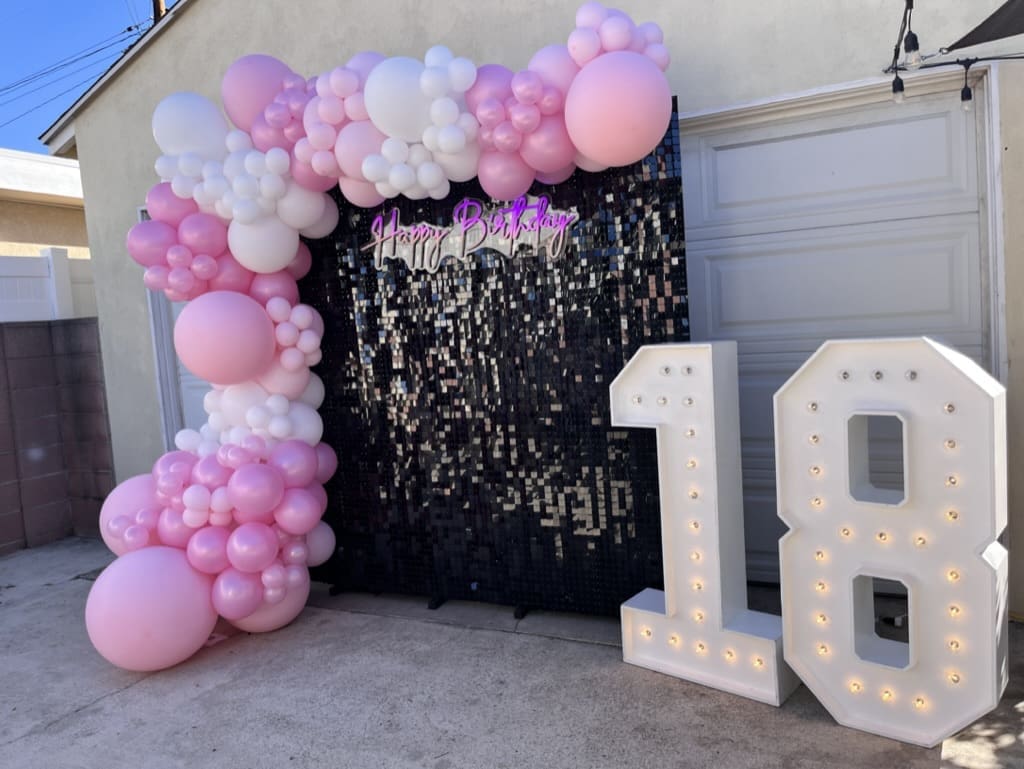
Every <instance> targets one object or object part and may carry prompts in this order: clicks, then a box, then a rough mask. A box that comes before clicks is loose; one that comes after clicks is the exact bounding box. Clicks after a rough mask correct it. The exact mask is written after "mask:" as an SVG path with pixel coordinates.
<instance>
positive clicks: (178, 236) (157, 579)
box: [86, 2, 672, 670]
mask: <svg viewBox="0 0 1024 769" xmlns="http://www.w3.org/2000/svg"><path fill="white" fill-rule="evenodd" d="M667 67H668V53H667V51H666V49H665V47H664V44H663V40H662V33H661V30H660V29H659V28H658V26H657V25H656V24H652V23H646V24H640V25H636V24H634V23H633V21H632V20H631V19H630V18H629V16H627V15H626V14H625V13H623V12H621V11H618V10H615V9H609V8H605V7H604V6H602V5H601V4H600V3H596V2H587V3H585V4H584V5H582V6H581V7H580V9H579V11H578V12H577V15H576V29H575V30H574V31H573V32H572V33H571V34H570V35H569V38H568V43H567V44H566V45H549V46H547V47H545V48H542V49H541V50H540V51H538V52H537V53H536V54H535V55H534V56H533V57H532V58H531V59H530V62H529V64H528V65H527V67H526V69H523V70H520V71H518V72H513V71H512V70H510V69H508V68H506V67H503V66H501V65H499V64H485V65H483V66H480V67H477V66H476V65H475V64H474V63H473V62H472V61H470V60H469V59H466V58H463V57H457V56H455V55H454V54H453V53H452V52H451V51H450V50H449V49H447V48H445V47H444V46H434V47H432V48H430V49H429V50H428V51H427V52H426V55H425V57H424V59H423V60H422V61H420V60H417V59H413V58H409V57H392V58H386V57H384V56H382V55H380V54H378V53H373V52H369V51H364V52H362V53H358V54H356V55H355V56H353V57H352V58H350V59H349V60H348V62H347V63H346V64H345V65H344V66H340V67H336V68H334V69H332V70H330V71H329V72H325V73H323V74H321V75H318V76H316V77H312V78H308V79H307V78H305V77H303V76H301V75H298V74H296V73H295V72H293V71H292V70H291V69H290V68H289V67H288V66H287V65H286V64H284V63H283V62H281V61H278V60H277V59H275V58H273V57H270V56H265V55H262V54H254V55H249V56H243V57H242V58H241V59H239V60H237V61H236V62H234V63H233V64H232V65H231V66H230V67H229V68H228V70H227V72H226V73H225V74H224V77H223V80H222V81H221V98H222V103H223V107H224V112H225V113H226V114H227V118H225V116H224V114H223V113H222V112H221V110H220V108H219V107H218V106H217V105H216V104H214V103H213V102H212V101H210V100H209V99H207V98H205V97H203V96H200V95H199V94H195V93H187V92H182V93H175V94H171V95H170V96H168V97H166V98H165V99H163V100H162V101H161V102H160V103H159V104H158V105H157V107H156V109H155V110H154V113H153V125H152V128H153V138H154V139H155V141H156V144H157V145H158V146H159V148H160V151H161V153H162V154H161V155H160V156H159V158H158V159H157V161H156V164H155V169H156V172H157V175H158V176H159V177H160V179H161V182H160V183H159V184H157V185H155V186H154V187H153V188H152V189H151V190H150V192H149V194H148V195H147V197H146V205H147V209H148V212H149V215H150V217H151V219H150V220H149V221H145V222H141V223H139V224H137V225H136V226H135V227H133V228H132V230H131V231H130V232H129V233H128V239H127V250H128V253H129V255H130V256H131V257H132V259H134V260H135V261H136V262H138V263H139V264H140V265H142V266H143V267H144V268H145V275H144V282H145V285H146V286H147V287H148V288H150V289H152V290H155V291H163V292H164V293H165V294H166V295H167V297H168V298H169V299H171V300H172V301H187V302H188V304H187V305H186V306H185V307H184V308H183V309H182V311H181V313H180V315H179V317H178V319H177V321H176V323H175V328H174V345H175V350H176V351H177V353H178V357H179V358H180V359H181V361H182V363H183V364H184V365H185V366H186V367H187V368H188V369H189V370H190V371H191V372H192V373H194V374H195V375H196V376H198V377H200V378H202V379H205V380H207V381H208V382H211V383H212V384H213V389H212V390H211V391H210V392H209V393H207V395H206V397H205V399H204V407H205V410H206V412H207V420H206V422H205V423H204V424H203V425H201V426H199V427H198V429H192V428H189V429H185V430H182V431H181V432H180V433H178V435H177V436H176V437H175V444H176V446H177V449H176V450H175V451H172V452H169V453H168V454H165V455H164V456H162V457H161V458H160V459H158V460H157V462H156V463H155V464H154V466H153V470H152V472H151V473H149V474H146V475H141V476H136V477H134V478H130V479H128V480H127V481H125V482H123V483H122V484H120V485H119V486H118V487H117V488H116V489H114V491H113V492H112V493H111V494H110V496H109V497H108V498H107V500H106V502H105V503H104V506H103V510H102V512H101V515H100V528H101V532H102V534H103V538H104V541H105V542H106V543H107V544H108V546H109V547H110V548H111V550H113V551H114V552H115V553H116V554H118V556H119V557H118V559H117V560H116V561H115V562H114V563H113V564H111V566H110V567H108V568H107V569H106V571H104V572H103V574H102V575H101V576H100V578H99V579H98V580H97V581H96V583H95V584H94V586H93V588H92V591H91V592H90V595H89V600H88V603H87V606H86V624H87V628H88V631H89V635H90V638H91V639H92V641H93V644H94V645H95V646H96V648H97V649H98V650H99V652H100V653H101V654H102V655H103V656H105V657H106V658H107V659H108V660H110V661H111V662H113V663H114V664H116V665H119V666H121V667H125V668H128V669H133V670H157V669H160V668H164V667H168V666H170V665H174V664H176V663H178V662H181V661H182V660H184V659H187V658H188V657H189V656H191V655H192V654H194V653H195V652H196V651H197V650H198V649H199V648H200V647H201V646H202V645H203V644H204V643H205V642H206V640H207V637H208V636H209V634H210V632H211V630H212V629H213V626H214V623H215V622H216V620H217V617H218V616H221V617H223V618H225V619H226V620H228V621H230V622H232V623H234V624H235V625H237V626H238V627H240V628H242V629H244V630H249V631H253V632H260V631H268V630H273V629H275V628H278V627H281V626H283V625H284V624H287V623H288V622H290V621H291V620H292V619H294V618H295V617H296V616H297V615H298V613H299V612H300V611H301V610H302V607H303V605H304V604H305V601H306V597H307V596H308V593H309V574H308V572H307V567H308V566H312V565H317V564H319V563H322V562H323V561H325V560H326V559H327V558H328V557H330V555H331V553H332V552H333V551H334V548H335V541H334V535H333V533H332V531H331V529H330V528H329V527H328V526H327V525H326V524H324V523H323V522H322V521H321V517H322V515H323V514H324V512H325V510H326V508H327V494H326V492H325V491H324V487H323V484H324V483H325V482H326V481H327V480H328V479H329V478H330V477H331V475H332V474H333V473H334V472H335V470H336V468H337V457H336V456H335V454H334V452H333V450H332V449H331V448H330V447H329V446H327V445H325V444H324V443H322V442H321V437H322V434H323V422H322V420H321V418H320V416H319V414H318V413H317V409H318V408H319V407H320V405H321V404H322V403H323V399H324V385H323V382H322V381H321V379H320V378H319V377H318V376H316V374H314V373H312V372H311V370H310V367H311V366H315V365H316V364H317V363H318V362H319V361H320V359H321V352H320V344H321V340H322V337H323V334H324V323H323V319H322V318H321V317H320V315H319V314H318V313H317V312H316V310H314V309H313V308H312V307H309V306H307V305H304V304H302V303H301V302H300V301H299V289H298V284H297V280H299V279H301V278H302V277H303V276H305V275H306V274H307V273H308V272H309V270H310V267H311V255H310V252H309V249H308V248H307V247H306V246H305V245H304V244H303V243H302V242H301V241H300V236H305V237H307V238H320V237H324V236H326V235H328V234H330V233H331V232H332V231H333V230H334V229H335V227H336V226H337V225H338V220H339V212H338V207H337V206H336V205H335V204H334V202H333V199H332V198H331V197H330V196H329V195H327V194H326V193H327V191H328V190H330V189H331V188H332V187H335V186H337V187H338V188H339V189H340V191H341V193H342V195H344V197H345V198H346V199H347V200H349V201H350V202H351V203H353V204H354V205H357V206H362V207H373V206H377V205H380V204H381V203H382V202H383V201H384V200H386V199H388V198H393V197H395V196H397V195H404V196H406V197H407V198H411V199H422V198H426V197H428V196H429V197H432V198H436V199H443V198H444V197H446V196H447V195H448V194H449V192H450V185H451V183H452V182H462V181H467V180H469V179H472V178H473V177H478V179H479V181H480V184H481V186H482V187H483V189H484V190H485V191H486V192H487V193H488V194H489V195H490V196H491V197H493V198H495V199H499V200H509V199H513V198H517V197H519V196H521V195H523V194H525V193H526V192H527V190H528V189H529V187H530V185H531V184H532V183H533V182H534V181H535V180H539V181H541V182H543V183H547V184H553V183H558V182H561V181H563V180H564V179H567V178H568V177H569V176H570V175H572V173H574V171H575V170H576V169H577V168H580V169H583V170H585V171H597V170H602V169H604V168H606V167H609V166H623V165H629V164H631V163H634V162H636V161H637V160H640V159H641V158H643V157H644V156H645V155H646V154H648V153H649V152H650V151H651V150H652V149H654V147H656V146H657V144H658V143H659V141H660V140H661V138H662V136H663V135H664V133H665V130H666V128H667V126H668V122H669V120H670V116H671V109H672V100H671V93H670V90H669V86H668V82H667V80H666V78H665V75H664V70H665V69H666V68H667ZM229 121H230V122H229Z"/></svg>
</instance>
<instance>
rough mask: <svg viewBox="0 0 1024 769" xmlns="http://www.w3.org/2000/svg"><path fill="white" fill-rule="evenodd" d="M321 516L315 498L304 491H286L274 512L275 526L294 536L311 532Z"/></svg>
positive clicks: (318, 504)
mask: <svg viewBox="0 0 1024 769" xmlns="http://www.w3.org/2000/svg"><path fill="white" fill-rule="evenodd" d="M321 515H322V510H321V509H320V503H319V502H318V501H317V498H316V497H314V496H313V495H312V494H310V493H309V492H308V491H306V490H305V489H286V490H285V492H284V497H283V498H282V499H281V504H279V505H278V506H277V508H276V509H275V510H274V520H275V521H276V522H277V525H278V526H279V527H280V528H282V529H283V530H285V531H287V532H288V533H289V534H296V535H300V534H306V533H307V532H310V531H312V530H313V528H314V527H315V526H316V525H317V524H318V523H319V522H320V516H321ZM275 554H276V553H275Z"/></svg>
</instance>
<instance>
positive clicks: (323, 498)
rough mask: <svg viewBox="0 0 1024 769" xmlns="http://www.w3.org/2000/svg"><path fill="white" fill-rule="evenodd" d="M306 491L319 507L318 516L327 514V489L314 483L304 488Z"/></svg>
mask: <svg viewBox="0 0 1024 769" xmlns="http://www.w3.org/2000/svg"><path fill="white" fill-rule="evenodd" d="M306 491H308V492H309V493H310V494H312V495H313V497H315V498H316V503H317V504H318V505H319V506H320V515H323V514H324V513H326V512H327V504H328V499H327V489H325V488H324V487H323V484H321V483H318V482H314V483H311V484H309V485H308V486H307V487H306Z"/></svg>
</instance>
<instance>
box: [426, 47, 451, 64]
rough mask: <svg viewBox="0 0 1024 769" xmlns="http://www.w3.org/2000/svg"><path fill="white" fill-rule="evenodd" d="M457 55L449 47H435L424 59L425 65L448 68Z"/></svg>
mask: <svg viewBox="0 0 1024 769" xmlns="http://www.w3.org/2000/svg"><path fill="white" fill-rule="evenodd" d="M454 56H455V54H453V53H452V52H451V50H450V49H449V48H448V47H447V46H443V45H435V46H434V47H433V48H431V49H429V50H428V51H427V53H426V55H425V56H424V57H423V63H424V64H426V65H427V66H428V67H447V66H448V62H450V61H451V60H452V59H453V58H454Z"/></svg>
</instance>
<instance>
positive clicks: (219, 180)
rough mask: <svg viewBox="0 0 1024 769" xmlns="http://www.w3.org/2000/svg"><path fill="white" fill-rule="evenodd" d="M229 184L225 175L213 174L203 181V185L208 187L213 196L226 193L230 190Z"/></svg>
mask: <svg viewBox="0 0 1024 769" xmlns="http://www.w3.org/2000/svg"><path fill="white" fill-rule="evenodd" d="M229 186H230V184H229V182H228V180H227V179H226V178H225V177H223V176H211V177H210V178H209V179H207V180H206V181H205V182H203V187H205V188H206V191H207V192H208V193H209V194H210V197H212V198H220V197H223V195H224V193H225V192H227V191H228V187H229Z"/></svg>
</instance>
